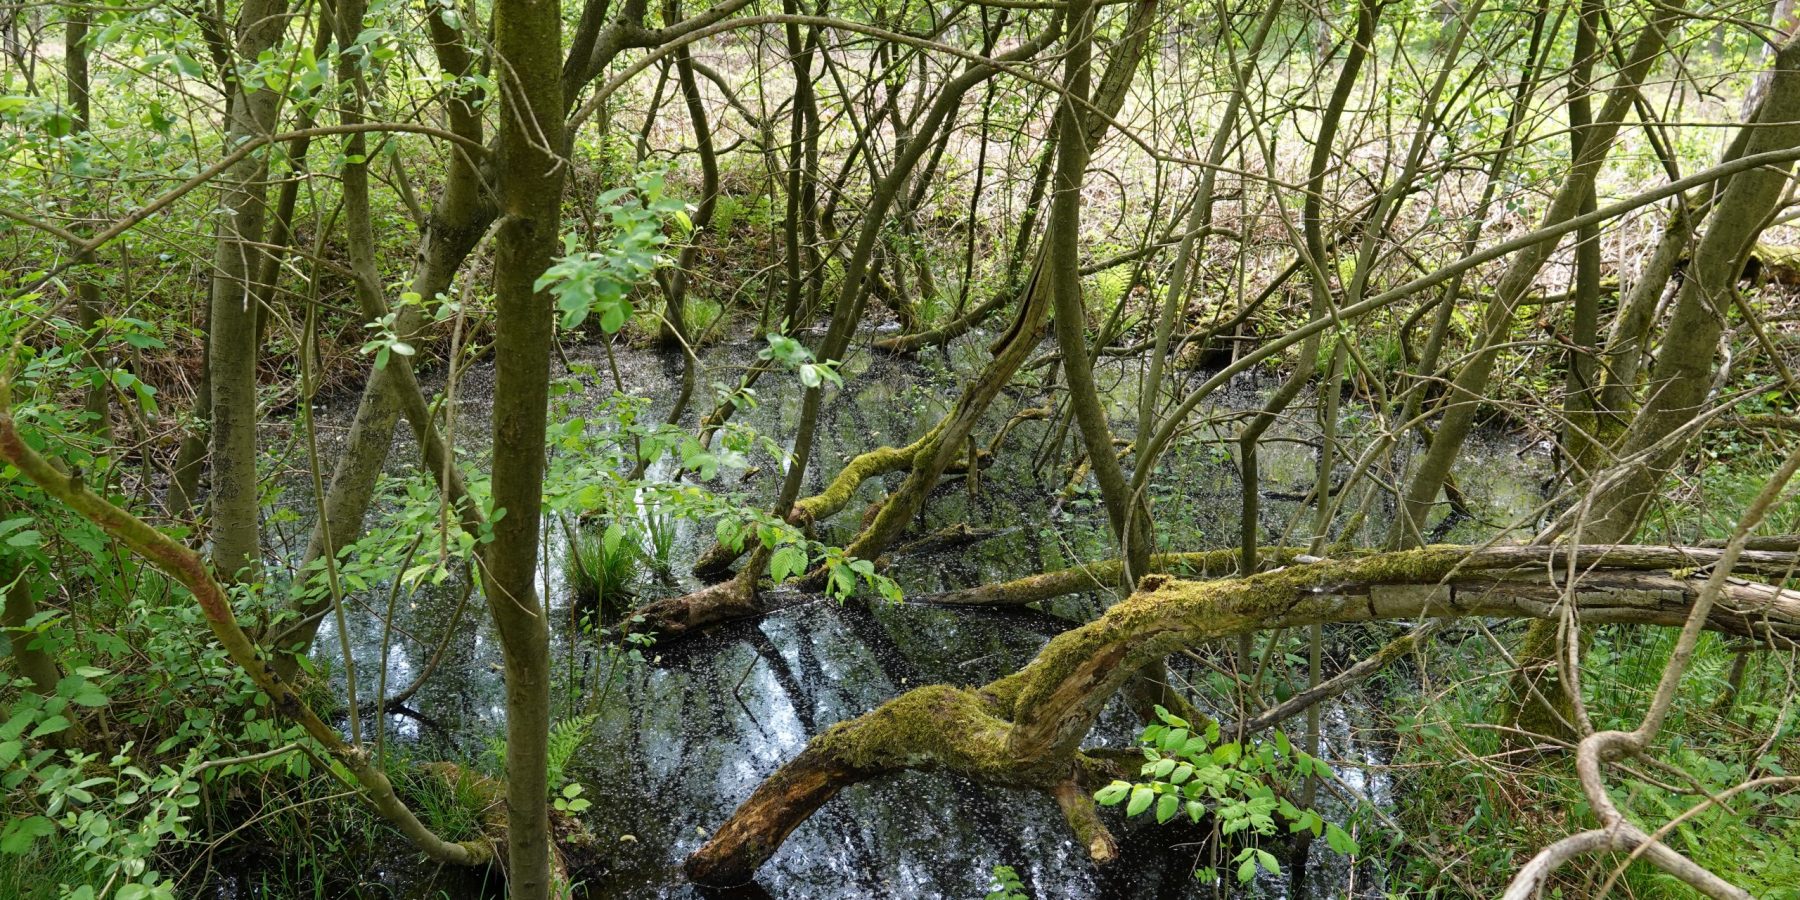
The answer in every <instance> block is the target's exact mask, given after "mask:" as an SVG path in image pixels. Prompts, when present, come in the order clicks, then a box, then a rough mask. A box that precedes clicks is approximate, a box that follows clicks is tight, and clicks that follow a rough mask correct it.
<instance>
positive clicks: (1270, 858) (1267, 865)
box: [1256, 848, 1281, 875]
mask: <svg viewBox="0 0 1800 900" xmlns="http://www.w3.org/2000/svg"><path fill="white" fill-rule="evenodd" d="M1256 861H1257V862H1259V863H1261V864H1262V867H1263V868H1264V869H1267V870H1268V871H1269V874H1271V875H1280V874H1281V861H1280V860H1278V859H1276V858H1275V854H1273V853H1270V852H1269V851H1267V850H1263V849H1261V848H1258V849H1257V851H1256Z"/></svg>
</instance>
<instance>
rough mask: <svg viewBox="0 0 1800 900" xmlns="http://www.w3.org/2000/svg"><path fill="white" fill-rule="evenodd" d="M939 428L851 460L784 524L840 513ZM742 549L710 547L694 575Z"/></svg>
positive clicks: (715, 568)
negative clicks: (866, 484)
mask: <svg viewBox="0 0 1800 900" xmlns="http://www.w3.org/2000/svg"><path fill="white" fill-rule="evenodd" d="M943 427H944V423H943V422H942V421H940V422H938V424H937V425H936V426H935V427H933V428H932V429H931V430H930V431H929V432H926V433H925V435H924V436H923V437H921V438H919V439H918V440H916V441H913V442H912V443H910V444H907V445H906V446H904V447H876V448H875V449H873V450H870V451H868V452H866V453H862V454H859V455H857V456H856V457H854V458H852V459H851V460H850V461H849V462H847V463H845V464H844V467H843V468H842V469H839V470H838V473H837V476H836V477H834V478H832V479H831V483H830V484H827V485H826V486H825V489H824V490H822V491H820V492H818V493H817V494H814V495H812V496H811V497H805V498H802V499H800V500H796V501H795V502H794V509H793V512H792V513H790V514H789V515H788V521H790V522H792V523H793V524H795V525H799V526H802V527H811V526H812V525H813V523H815V522H819V521H821V520H824V519H829V518H831V517H832V516H835V515H837V514H838V513H839V512H842V511H843V509H844V507H846V506H849V505H850V498H852V497H854V496H856V490H857V488H860V487H862V483H863V482H865V481H867V480H869V479H871V478H880V477H881V476H883V475H887V474H890V473H893V472H899V471H903V470H905V469H909V468H911V467H912V465H913V458H914V457H916V456H917V455H918V454H919V451H920V450H924V449H926V448H930V447H934V446H935V445H936V438H937V435H938V434H939V433H940V432H941V431H942V430H943ZM746 549H747V548H745V547H739V548H738V549H736V550H733V549H731V548H729V547H726V546H725V545H723V544H719V543H714V544H713V545H712V546H711V547H709V548H707V550H706V552H705V553H702V554H700V559H699V560H697V561H696V562H695V563H694V574H696V575H701V576H706V575H717V574H719V573H721V572H724V571H725V570H726V569H728V568H730V567H731V564H732V563H735V562H737V561H738V558H739V557H741V556H743V555H744V552H745V550H746Z"/></svg>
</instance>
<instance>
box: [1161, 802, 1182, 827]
mask: <svg viewBox="0 0 1800 900" xmlns="http://www.w3.org/2000/svg"><path fill="white" fill-rule="evenodd" d="M1180 806H1181V798H1179V797H1177V796H1175V795H1174V794H1164V795H1162V797H1161V798H1160V799H1158V800H1157V801H1156V824H1158V825H1161V824H1162V823H1164V822H1167V821H1169V820H1170V819H1173V818H1175V811H1176V810H1177V809H1179V808H1180Z"/></svg>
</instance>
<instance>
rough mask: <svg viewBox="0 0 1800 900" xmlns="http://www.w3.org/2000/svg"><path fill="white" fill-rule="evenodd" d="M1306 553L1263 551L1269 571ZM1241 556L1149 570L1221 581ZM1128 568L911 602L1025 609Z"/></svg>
mask: <svg viewBox="0 0 1800 900" xmlns="http://www.w3.org/2000/svg"><path fill="white" fill-rule="evenodd" d="M1305 552H1306V551H1304V550H1302V549H1300V548H1297V547H1266V548H1263V549H1262V550H1261V554H1262V559H1261V563H1262V565H1263V566H1265V567H1267V566H1285V565H1287V564H1288V563H1291V562H1293V561H1294V560H1295V559H1297V558H1299V557H1300V556H1301V555H1302V554H1304V553H1305ZM1238 556H1239V553H1238V551H1237V550H1236V549H1231V550H1202V551H1198V552H1193V553H1157V554H1153V555H1151V557H1150V571H1152V572H1155V573H1159V574H1173V575H1183V576H1188V577H1195V578H1219V577H1222V576H1226V575H1236V574H1237V573H1238V569H1237V564H1238ZM1124 569H1125V564H1124V562H1122V561H1121V560H1117V559H1107V560H1101V561H1099V562H1092V563H1077V564H1075V565H1073V566H1070V567H1069V568H1067V569H1060V570H1058V571H1055V572H1044V573H1041V574H1038V575H1027V576H1025V577H1023V578H1015V579H1013V580H1011V581H1003V582H1000V583H999V584H984V585H981V586H979V587H972V588H964V589H962V590H959V591H947V592H944V593H941V594H929V595H926V596H923V597H918V598H915V599H914V600H913V601H912V602H914V603H930V604H934V605H940V606H1023V605H1025V604H1027V603H1037V602H1039V601H1043V600H1051V599H1054V598H1056V597H1063V596H1067V595H1069V594H1079V593H1082V592H1084V591H1098V590H1104V589H1107V588H1113V587H1117V586H1118V584H1119V579H1120V577H1121V576H1122V575H1123V574H1124Z"/></svg>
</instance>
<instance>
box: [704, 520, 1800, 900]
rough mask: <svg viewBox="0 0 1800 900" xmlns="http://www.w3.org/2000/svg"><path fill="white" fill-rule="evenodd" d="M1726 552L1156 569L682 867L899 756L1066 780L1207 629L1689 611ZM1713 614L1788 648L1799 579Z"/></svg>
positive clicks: (718, 863) (1770, 560)
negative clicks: (1203, 575)
mask: <svg viewBox="0 0 1800 900" xmlns="http://www.w3.org/2000/svg"><path fill="white" fill-rule="evenodd" d="M1719 555H1720V551H1716V550H1707V549H1701V548H1667V547H1636V546H1619V547H1579V548H1573V549H1571V548H1567V547H1542V546H1525V547H1496V548H1487V549H1475V548H1468V547H1432V548H1426V549H1421V550H1410V551H1403V552H1398V553H1385V554H1378V555H1371V556H1367V557H1362V558H1357V559H1348V560H1321V561H1317V562H1312V563H1306V564H1301V565H1294V566H1289V567H1286V568H1283V569H1278V570H1275V571H1271V572H1263V573H1259V574H1256V575H1251V576H1249V577H1241V578H1231V579H1224V580H1219V581H1184V580H1178V579H1172V578H1168V577H1166V576H1151V577H1148V578H1146V579H1144V581H1143V582H1142V584H1140V586H1139V589H1138V590H1137V592H1136V593H1134V594H1132V595H1131V596H1130V597H1128V598H1126V599H1125V600H1122V601H1120V602H1119V603H1117V604H1114V605H1113V606H1112V607H1111V608H1109V609H1108V610H1107V611H1106V612H1105V613H1104V614H1103V615H1101V616H1100V618H1098V619H1096V620H1094V621H1093V622H1090V623H1088V624H1086V625H1083V626H1081V627H1079V628H1076V629H1073V630H1071V631H1068V632H1065V633H1063V634H1061V635H1058V636H1057V637H1055V638H1053V639H1051V640H1050V642H1049V643H1047V644H1046V645H1045V646H1044V648H1043V650H1042V651H1040V652H1039V653H1038V655H1037V656H1036V657H1035V658H1034V659H1033V660H1032V661H1031V662H1030V663H1029V664H1027V665H1026V666H1025V667H1024V668H1023V669H1021V670H1019V671H1018V672H1015V673H1013V674H1011V675H1008V676H1005V677H1003V678H1000V679H998V680H996V681H994V682H991V683H989V684H987V685H985V686H983V687H980V688H962V687H955V686H952V685H941V684H940V685H931V686H928V687H922V688H917V689H915V690H912V691H908V692H907V693H905V694H902V695H900V696H898V697H896V698H894V699H892V700H890V701H888V702H886V703H884V704H882V705H881V706H879V707H877V708H876V709H874V710H872V711H870V712H868V713H865V714H864V715H862V716H859V717H857V718H854V719H850V720H848V721H845V722H840V723H838V724H837V725H834V726H832V727H831V728H829V729H827V730H826V731H825V732H823V733H822V734H819V735H818V736H816V737H814V738H813V739H812V740H811V741H810V742H808V744H807V746H806V749H805V750H803V751H802V752H801V754H800V755H799V756H798V757H796V758H795V759H794V760H792V761H790V762H789V763H787V764H786V765H784V766H783V767H782V768H781V769H779V770H778V771H777V772H776V773H775V774H774V775H772V776H771V777H770V778H768V779H767V780H765V781H764V782H763V783H762V785H760V786H759V787H758V788H757V789H756V790H755V791H754V792H752V793H751V795H750V796H749V798H747V799H746V800H745V801H744V802H743V804H742V805H740V806H739V807H738V809H737V811H736V812H735V813H733V814H732V816H731V817H730V818H729V819H728V820H726V822H725V823H724V824H723V825H722V826H721V827H720V828H719V829H718V830H717V831H716V832H715V833H714V834H713V836H712V838H711V839H710V840H708V841H707V842H706V844H705V845H703V846H702V847H700V849H698V850H696V851H695V852H694V854H693V855H692V856H690V857H689V858H688V860H687V863H686V870H687V873H688V876H689V878H691V879H692V880H693V881H694V882H696V883H698V884H702V885H720V886H725V885H734V884H741V883H744V882H746V881H749V880H750V879H751V878H752V877H753V876H754V874H755V872H756V870H757V869H758V868H759V867H760V866H761V865H762V864H763V863H764V862H766V861H767V860H768V859H769V858H770V857H771V856H773V855H774V854H775V853H776V852H777V851H778V850H779V849H780V847H781V843H782V841H783V840H784V839H785V838H786V837H787V835H788V834H790V833H791V832H792V831H793V829H794V828H796V827H798V826H799V825H800V823H802V822H804V821H805V820H806V819H807V818H808V817H809V816H811V815H812V813H813V812H814V811H816V810H817V809H818V808H819V807H820V806H822V805H824V804H825V803H826V802H828V801H830V799H831V798H832V797H834V796H836V794H837V792H838V791H839V790H841V789H843V788H844V787H846V786H848V785H850V784H854V783H857V782H861V781H867V780H869V779H872V778H876V777H880V776H884V775H887V774H891V773H896V772H901V771H905V770H927V771H929V770H947V771H952V772H957V773H960V774H962V775H965V776H968V777H971V778H975V779H978V780H981V781H986V782H989V783H993V784H1000V785H1007V786H1012V787H1023V788H1032V789H1036V790H1040V791H1043V792H1045V793H1047V794H1054V792H1055V791H1057V790H1059V789H1060V790H1064V791H1066V790H1067V788H1066V787H1064V785H1065V782H1067V781H1068V780H1069V779H1071V778H1075V777H1078V776H1079V775H1080V773H1081V772H1082V771H1083V770H1084V769H1086V768H1087V767H1089V766H1091V765H1093V764H1095V760H1093V759H1092V758H1089V757H1086V756H1084V755H1083V754H1082V753H1080V751H1079V747H1080V742H1081V740H1082V739H1083V738H1084V737H1085V736H1086V735H1087V733H1088V732H1089V730H1090V729H1091V728H1092V727H1093V725H1094V722H1095V720H1096V719H1097V718H1098V716H1099V714H1100V710H1101V709H1102V708H1103V707H1104V706H1105V705H1106V703H1107V701H1108V700H1109V699H1110V698H1111V697H1112V695H1113V694H1114V693H1115V692H1116V691H1118V689H1119V688H1120V687H1121V686H1122V685H1124V684H1125V683H1126V681H1127V680H1128V679H1130V678H1131V677H1132V676H1133V675H1135V674H1136V673H1137V672H1138V671H1139V670H1141V669H1143V668H1144V667H1145V666H1147V665H1150V664H1152V663H1155V662H1157V661H1160V660H1162V659H1163V658H1165V657H1166V656H1168V655H1169V654H1171V653H1173V652H1176V651H1178V650H1181V649H1183V648H1186V647H1190V646H1192V645H1195V644H1198V643H1201V642H1204V641H1210V640H1216V639H1219V638H1224V637H1229V636H1232V635H1237V634H1244V633H1249V632H1254V631H1260V630H1267V629H1274V628H1294V627H1300V626H1305V625H1314V624H1330V623H1345V622H1368V621H1377V620H1417V619H1422V618H1455V617H1461V616H1491V617H1499V618H1552V617H1557V616H1560V615H1561V614H1562V613H1563V612H1564V611H1565V609H1566V608H1567V607H1566V604H1565V600H1566V597H1567V596H1568V595H1570V594H1573V595H1576V596H1577V597H1578V599H1579V602H1578V603H1576V604H1575V607H1574V609H1575V612H1576V613H1577V615H1578V616H1579V618H1580V619H1581V621H1583V622H1588V623H1636V624H1644V625H1664V626H1679V625H1681V624H1682V623H1683V622H1684V621H1685V620H1686V618H1687V614H1688V611H1689V609H1690V606H1691V603H1692V601H1693V598H1694V596H1695V595H1696V594H1697V592H1698V590H1699V588H1700V586H1701V584H1702V583H1703V581H1704V579H1703V578H1701V577H1696V576H1695V575H1694V574H1693V570H1694V569H1696V568H1698V567H1704V566H1706V565H1708V564H1710V563H1711V562H1716V561H1717V560H1718V558H1719ZM1746 556H1750V554H1746ZM1759 556H1760V558H1757V559H1747V560H1746V568H1771V567H1774V566H1777V565H1789V566H1791V565H1793V564H1794V562H1795V557H1794V555H1793V554H1782V553H1766V554H1760V555H1759ZM1658 570H1667V571H1660V572H1659V571H1658ZM1571 575H1573V580H1572V582H1571V579H1570V576H1571ZM1707 625H1708V627H1709V628H1711V629H1714V630H1717V631H1722V632H1726V633H1731V634H1739V635H1747V636H1752V637H1757V638H1762V639H1767V640H1781V641H1785V642H1787V643H1788V644H1789V645H1790V646H1792V645H1794V642H1795V639H1796V638H1800V592H1793V591H1786V590H1782V589H1780V588H1776V587H1771V586H1769V585H1763V584H1755V583H1750V582H1742V581H1735V580H1734V581H1733V582H1732V583H1731V584H1730V585H1729V586H1728V589H1727V590H1726V592H1725V594H1724V596H1722V597H1721V598H1720V600H1719V602H1718V603H1717V604H1716V605H1715V606H1714V608H1713V609H1712V611H1711V613H1710V615H1709V616H1708V621H1707ZM1093 837H1094V835H1093V834H1092V833H1091V830H1090V831H1088V833H1086V834H1085V835H1084V840H1083V842H1084V844H1086V845H1087V846H1088V847H1089V851H1090V853H1091V854H1092V855H1093V856H1094V858H1096V859H1097V860H1103V859H1105V858H1107V857H1108V854H1107V853H1105V852H1104V851H1105V848H1106V842H1105V841H1100V842H1098V843H1096V842H1095V841H1094V840H1092V838H1093Z"/></svg>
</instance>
